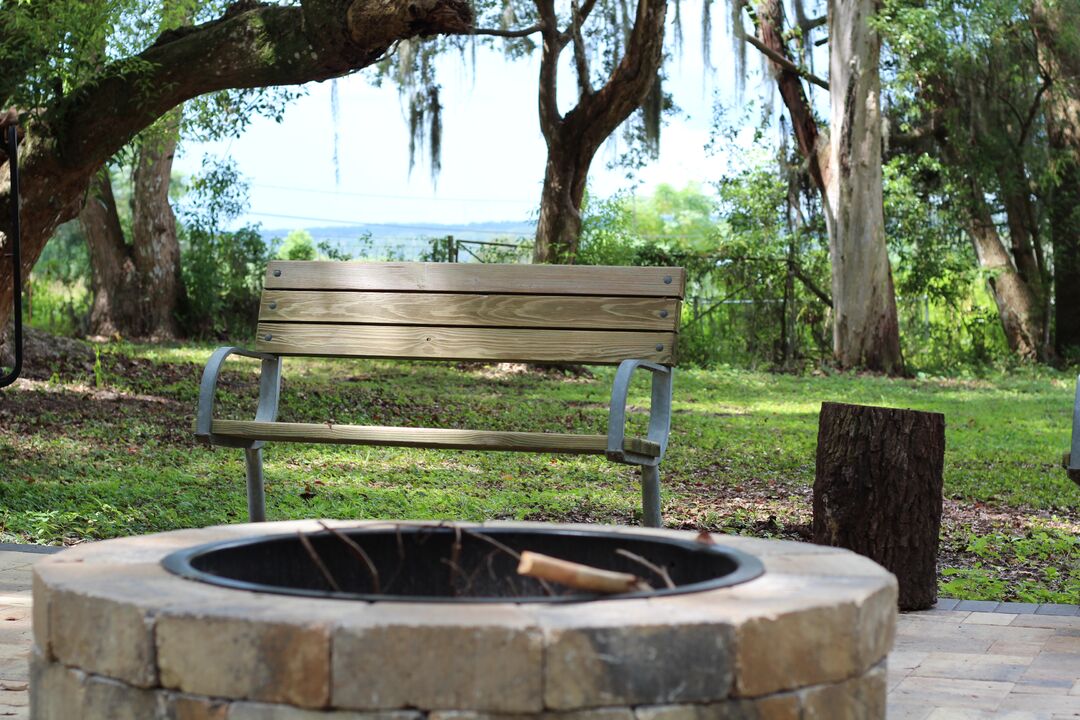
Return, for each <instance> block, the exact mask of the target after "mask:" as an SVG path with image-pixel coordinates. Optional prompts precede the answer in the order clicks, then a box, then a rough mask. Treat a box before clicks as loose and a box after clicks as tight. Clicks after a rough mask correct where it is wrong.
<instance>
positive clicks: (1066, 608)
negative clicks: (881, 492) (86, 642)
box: [0, 548, 1080, 720]
mask: <svg viewBox="0 0 1080 720" xmlns="http://www.w3.org/2000/svg"><path fill="white" fill-rule="evenodd" d="M40 557H41V555H39V554H34V553H30V552H25V551H12V550H10V549H6V548H0V719H2V720H8V719H12V718H14V719H17V720H25V719H26V718H28V717H29V709H28V707H27V697H26V686H27V680H28V677H27V675H28V671H27V653H28V652H29V648H30V567H31V565H32V564H33V562H34V561H35V560H36V559H38V558H40ZM946 607H948V608H953V609H944V608H946ZM941 608H942V609H936V610H930V611H927V612H920V613H906V614H904V615H901V616H900V622H899V625H898V627H897V636H896V645H895V646H894V649H893V652H892V654H891V655H889V720H1071V719H1073V718H1080V608H1077V607H1076V606H1072V605H1061V606H1034V605H1030V606H1029V605H1023V604H1019V603H1016V604H1014V603H1002V604H1000V605H999V604H998V603H982V604H968V603H964V604H956V603H955V602H954V601H942V603H941ZM967 608H970V609H967Z"/></svg>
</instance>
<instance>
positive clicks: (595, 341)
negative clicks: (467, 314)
mask: <svg viewBox="0 0 1080 720" xmlns="http://www.w3.org/2000/svg"><path fill="white" fill-rule="evenodd" d="M675 337H676V336H675V333H670V332H666V333H665V332H629V331H613V330H525V329H512V328H456V327H424V326H402V325H331V324H314V323H312V324H309V323H271V322H261V323H259V329H258V334H257V341H256V345H255V347H256V349H257V350H259V351H261V352H269V353H275V354H279V355H317V356H330V357H380V358H414V359H421V360H423V359H428V360H479V361H495V362H569V363H587V364H613V363H618V362H622V361H623V360H626V359H633V358H640V359H643V360H650V361H652V362H655V363H661V364H664V365H673V364H674V362H675V358H674V355H673V353H672V348H673V346H674V344H675Z"/></svg>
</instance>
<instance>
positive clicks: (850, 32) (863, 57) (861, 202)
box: [826, 0, 904, 375]
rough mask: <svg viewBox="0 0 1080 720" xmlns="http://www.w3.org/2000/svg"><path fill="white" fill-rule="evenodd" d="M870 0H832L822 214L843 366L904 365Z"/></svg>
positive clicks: (891, 369) (893, 370)
mask: <svg viewBox="0 0 1080 720" xmlns="http://www.w3.org/2000/svg"><path fill="white" fill-rule="evenodd" d="M876 7H877V4H876V2H875V0H830V2H829V87H830V92H829V98H830V100H831V104H832V120H831V125H830V127H831V130H830V134H829V135H830V151H829V170H830V172H829V177H828V178H827V195H828V197H829V202H828V203H826V218H827V219H828V220H830V222H829V225H830V229H829V250H830V255H831V257H832V270H833V272H832V298H833V313H834V315H833V348H834V352H835V354H836V360H837V362H839V364H840V366H841V367H861V368H867V369H869V370H879V371H882V372H886V373H889V374H890V375H896V374H901V373H903V371H904V361H903V357H902V356H901V354H900V326H899V324H898V322H897V316H896V295H895V292H894V290H893V280H892V270H891V268H890V267H889V254H888V249H887V248H886V245H885V207H884V204H883V201H882V177H881V105H880V97H881V77H880V74H879V72H878V60H879V57H880V54H881V38H880V37H879V36H878V34H877V32H876V31H874V30H873V29H872V28H871V27H870V19H871V17H872V15H873V14H874V12H875V10H876Z"/></svg>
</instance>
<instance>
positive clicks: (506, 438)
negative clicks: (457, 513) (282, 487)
mask: <svg viewBox="0 0 1080 720" xmlns="http://www.w3.org/2000/svg"><path fill="white" fill-rule="evenodd" d="M210 431H211V432H212V433H213V434H215V435H224V436H228V437H237V438H243V439H245V440H275V441H278V442H312V443H336V444H344V445H386V446H395V447H425V448H446V449H450V450H507V451H517V452H551V453H570V454H579V455H603V454H604V452H605V451H606V450H607V435H568V434H564V433H542V432H503V431H493V430H455V429H445V428H413V427H367V426H363V425H331V424H329V423H326V424H318V423H289V422H253V421H246V420H214V421H213V423H212V424H211V430H210ZM623 447H624V449H625V450H626V451H627V452H635V453H640V454H642V455H650V456H652V457H656V456H657V455H659V454H660V446H659V445H657V444H656V443H653V442H649V441H648V440H643V439H641V438H627V440H626V441H625V443H624V444H623Z"/></svg>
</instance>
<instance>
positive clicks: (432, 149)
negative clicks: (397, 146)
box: [427, 85, 442, 185]
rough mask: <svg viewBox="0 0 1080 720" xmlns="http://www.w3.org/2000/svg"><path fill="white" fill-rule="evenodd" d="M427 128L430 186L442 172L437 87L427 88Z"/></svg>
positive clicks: (439, 111) (439, 109) (440, 122)
mask: <svg viewBox="0 0 1080 720" xmlns="http://www.w3.org/2000/svg"><path fill="white" fill-rule="evenodd" d="M427 112H428V126H429V133H430V135H431V144H430V145H429V146H428V153H429V155H430V158H431V184H432V185H435V184H437V183H438V181H439V171H440V170H442V104H441V103H440V102H439V86H438V85H432V86H431V87H429V88H428V108H427Z"/></svg>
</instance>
